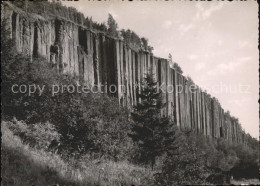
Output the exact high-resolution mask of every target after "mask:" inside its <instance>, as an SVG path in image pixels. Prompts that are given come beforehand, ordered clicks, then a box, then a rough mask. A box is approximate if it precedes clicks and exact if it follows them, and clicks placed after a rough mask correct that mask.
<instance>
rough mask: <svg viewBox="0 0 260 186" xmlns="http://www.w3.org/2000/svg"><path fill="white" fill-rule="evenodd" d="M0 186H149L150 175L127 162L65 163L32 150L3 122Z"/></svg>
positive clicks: (72, 161) (51, 154)
mask: <svg viewBox="0 0 260 186" xmlns="http://www.w3.org/2000/svg"><path fill="white" fill-rule="evenodd" d="M1 131H2V158H1V162H2V185H4V186H7V185H33V184H34V185H53V184H59V185H132V184H134V185H141V184H142V185H148V184H149V183H148V180H150V178H151V177H152V176H151V175H152V172H151V171H150V170H148V169H145V168H143V167H138V166H135V165H131V164H130V163H128V162H126V161H125V162H112V161H101V162H100V161H98V160H96V161H81V162H77V161H75V160H73V159H71V160H70V161H68V162H65V161H63V160H62V159H61V157H60V156H59V155H58V154H54V153H51V152H47V151H45V150H43V149H36V148H32V147H30V146H29V145H27V144H25V143H24V142H23V141H22V140H21V138H19V137H18V136H15V135H14V134H13V132H12V131H11V130H10V129H9V128H8V122H2V124H1Z"/></svg>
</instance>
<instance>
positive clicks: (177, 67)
mask: <svg viewBox="0 0 260 186" xmlns="http://www.w3.org/2000/svg"><path fill="white" fill-rule="evenodd" d="M173 68H174V69H175V70H176V71H177V72H179V73H180V74H182V73H183V71H182V69H181V67H180V66H179V65H178V63H176V62H174V63H173Z"/></svg>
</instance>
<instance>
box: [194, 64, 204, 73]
mask: <svg viewBox="0 0 260 186" xmlns="http://www.w3.org/2000/svg"><path fill="white" fill-rule="evenodd" d="M205 68H206V63H204V62H200V63H197V64H196V65H195V70H197V71H199V70H202V69H205Z"/></svg>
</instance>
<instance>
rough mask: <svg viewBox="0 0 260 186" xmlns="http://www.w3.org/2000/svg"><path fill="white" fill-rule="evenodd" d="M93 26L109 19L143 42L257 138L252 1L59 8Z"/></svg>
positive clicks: (111, 3) (84, 4)
mask: <svg viewBox="0 0 260 186" xmlns="http://www.w3.org/2000/svg"><path fill="white" fill-rule="evenodd" d="M63 4H64V5H66V6H73V7H75V8H77V10H79V11H80V12H82V13H84V15H85V16H88V17H92V19H93V20H94V21H97V22H100V23H101V22H106V21H107V17H108V14H109V13H110V14H112V16H113V17H114V19H115V20H116V22H117V23H118V26H119V29H128V28H129V29H131V30H133V31H135V32H136V33H137V34H138V35H139V36H141V37H146V38H148V40H149V43H150V45H151V46H153V47H154V51H153V53H154V55H155V56H158V57H162V58H168V56H169V53H171V55H172V59H173V61H175V62H177V63H178V64H179V65H180V66H181V68H182V70H183V71H184V75H189V76H190V77H191V78H192V79H193V81H194V82H195V83H196V84H197V85H199V86H200V87H202V89H205V90H207V92H208V93H210V94H211V95H212V96H214V97H216V98H217V99H218V100H219V102H220V104H221V106H222V108H224V110H225V111H227V110H229V111H230V113H231V115H232V116H235V117H237V118H238V119H239V121H240V123H241V125H242V128H244V129H245V131H246V132H248V133H250V134H251V135H252V136H253V137H255V138H258V136H259V114H258V109H259V107H258V91H259V83H258V82H259V79H258V63H259V62H258V61H259V55H258V5H257V2H256V1H250V0H249V1H244V2H243V1H242V2H241V1H232V2H228V1H224V2H222V1H215V2H207V1H206V2H203V1H133V2H129V1H112V0H110V1H106V2H105V1H101V2H100V1H85V0H79V1H78V2H75V1H74V2H73V1H72V2H69V1H66V2H63Z"/></svg>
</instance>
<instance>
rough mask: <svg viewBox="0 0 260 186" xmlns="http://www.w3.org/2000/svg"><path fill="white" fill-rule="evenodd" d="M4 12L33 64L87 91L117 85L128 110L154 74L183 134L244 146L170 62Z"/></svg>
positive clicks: (213, 103)
mask: <svg viewBox="0 0 260 186" xmlns="http://www.w3.org/2000/svg"><path fill="white" fill-rule="evenodd" d="M1 9H2V21H3V20H4V21H6V26H7V28H8V29H9V30H10V37H11V38H13V39H14V41H15V43H16V47H17V49H18V51H19V52H23V53H25V54H27V55H29V56H31V58H32V59H33V58H34V57H37V56H39V55H40V56H43V57H45V58H46V59H47V60H48V61H49V62H50V63H52V64H53V65H54V66H56V67H57V68H58V69H59V71H60V73H68V74H71V75H73V76H75V77H78V78H79V82H81V83H85V84H87V85H89V86H98V87H99V90H100V91H102V90H104V89H105V86H104V85H107V86H108V87H109V85H115V87H114V89H115V90H116V91H114V93H111V91H110V93H109V94H111V96H116V97H118V100H119V103H120V104H121V105H123V106H125V107H128V108H132V106H133V105H135V104H137V102H139V101H141V100H140V99H139V98H138V97H137V89H136V86H135V85H140V83H141V82H142V80H143V78H144V76H145V74H146V73H147V72H148V70H149V69H151V70H152V72H153V73H154V74H155V78H156V80H157V81H158V83H159V86H161V87H162V90H165V92H164V93H163V101H164V103H166V108H165V109H163V110H162V114H163V115H167V116H169V117H170V118H172V119H173V120H175V121H176V123H177V125H178V126H179V127H180V128H181V129H183V130H191V129H192V130H194V131H196V132H197V133H201V134H203V135H206V136H208V137H212V138H219V137H223V138H225V139H226V140H229V141H231V142H237V143H246V134H245V132H244V131H243V130H242V129H241V126H240V124H239V123H238V122H237V121H234V120H232V119H231V117H230V116H228V115H225V114H224V110H223V109H222V108H221V105H220V104H219V103H218V101H217V100H216V99H214V98H211V96H210V95H208V94H207V93H205V92H203V91H201V89H200V88H199V87H198V86H196V88H194V84H192V83H191V82H189V81H187V79H186V77H184V76H182V75H181V74H179V73H178V72H176V71H175V70H174V69H171V68H170V67H169V64H168V61H167V60H166V59H162V58H158V57H155V56H153V55H151V54H149V53H147V52H137V51H134V50H132V49H130V48H129V47H127V45H126V44H125V43H124V42H123V41H121V40H117V39H114V38H111V37H108V36H106V35H104V34H103V33H94V32H92V31H90V30H88V29H87V28H85V27H83V26H81V25H77V24H75V23H72V22H70V21H67V20H64V19H62V18H57V17H50V18H48V19H47V18H43V17H41V16H39V15H35V14H34V15H32V14H30V15H29V14H27V13H25V12H23V11H22V10H20V9H18V8H17V7H15V6H13V5H12V4H10V3H5V4H2V7H1ZM102 85H103V86H102ZM111 88H113V86H112V87H111ZM166 89H167V90H168V91H166ZM190 90H193V91H190ZM112 92H113V89H112Z"/></svg>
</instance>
